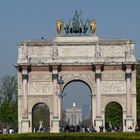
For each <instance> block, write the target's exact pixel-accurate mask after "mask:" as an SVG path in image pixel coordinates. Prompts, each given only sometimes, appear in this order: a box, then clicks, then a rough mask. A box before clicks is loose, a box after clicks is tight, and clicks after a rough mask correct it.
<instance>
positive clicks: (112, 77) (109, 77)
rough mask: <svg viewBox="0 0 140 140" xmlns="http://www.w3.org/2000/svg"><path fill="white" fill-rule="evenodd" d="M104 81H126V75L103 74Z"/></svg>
mask: <svg viewBox="0 0 140 140" xmlns="http://www.w3.org/2000/svg"><path fill="white" fill-rule="evenodd" d="M102 80H103V81H104V80H112V81H113V80H125V74H124V73H118V72H117V73H113V72H111V73H103V74H102Z"/></svg>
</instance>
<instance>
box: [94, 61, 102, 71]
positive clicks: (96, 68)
mask: <svg viewBox="0 0 140 140" xmlns="http://www.w3.org/2000/svg"><path fill="white" fill-rule="evenodd" d="M93 70H94V71H95V72H96V73H101V72H102V71H103V64H102V63H101V64H100V63H97V64H94V65H93Z"/></svg>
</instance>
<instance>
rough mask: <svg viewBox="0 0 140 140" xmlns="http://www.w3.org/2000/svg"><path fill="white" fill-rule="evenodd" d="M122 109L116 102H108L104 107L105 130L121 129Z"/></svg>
mask: <svg viewBox="0 0 140 140" xmlns="http://www.w3.org/2000/svg"><path fill="white" fill-rule="evenodd" d="M122 128H123V109H122V106H121V105H120V104H119V103H117V102H110V103H108V104H107V105H106V107H105V129H106V131H122Z"/></svg>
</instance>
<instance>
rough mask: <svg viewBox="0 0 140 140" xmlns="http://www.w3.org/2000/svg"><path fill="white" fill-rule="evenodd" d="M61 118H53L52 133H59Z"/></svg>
mask: <svg viewBox="0 0 140 140" xmlns="http://www.w3.org/2000/svg"><path fill="white" fill-rule="evenodd" d="M59 121H60V120H59V118H58V117H53V119H52V124H51V125H52V127H51V130H50V131H51V132H52V133H59V132H60V128H59Z"/></svg>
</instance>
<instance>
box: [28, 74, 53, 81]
mask: <svg viewBox="0 0 140 140" xmlns="http://www.w3.org/2000/svg"><path fill="white" fill-rule="evenodd" d="M29 81H48V82H49V81H50V82H51V81H52V75H51V74H50V75H49V74H40V73H39V74H31V75H30V78H29Z"/></svg>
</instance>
